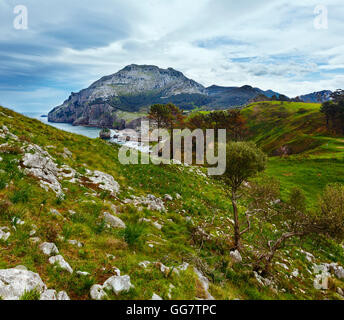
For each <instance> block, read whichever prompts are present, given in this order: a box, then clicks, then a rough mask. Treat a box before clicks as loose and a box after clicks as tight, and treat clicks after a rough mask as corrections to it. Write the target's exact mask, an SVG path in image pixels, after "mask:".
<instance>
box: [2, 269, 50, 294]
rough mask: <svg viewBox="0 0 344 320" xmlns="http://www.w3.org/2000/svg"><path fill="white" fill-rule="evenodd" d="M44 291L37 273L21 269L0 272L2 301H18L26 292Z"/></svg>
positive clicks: (44, 288)
mask: <svg viewBox="0 0 344 320" xmlns="http://www.w3.org/2000/svg"><path fill="white" fill-rule="evenodd" d="M32 290H37V291H38V292H40V293H42V292H43V291H45V290H46V286H45V284H44V283H43V281H42V279H41V277H40V276H39V275H38V274H37V273H33V272H31V271H28V270H21V269H16V268H14V269H4V270H0V296H1V297H2V299H4V300H19V299H20V297H21V296H22V295H23V294H24V293H25V292H28V291H32Z"/></svg>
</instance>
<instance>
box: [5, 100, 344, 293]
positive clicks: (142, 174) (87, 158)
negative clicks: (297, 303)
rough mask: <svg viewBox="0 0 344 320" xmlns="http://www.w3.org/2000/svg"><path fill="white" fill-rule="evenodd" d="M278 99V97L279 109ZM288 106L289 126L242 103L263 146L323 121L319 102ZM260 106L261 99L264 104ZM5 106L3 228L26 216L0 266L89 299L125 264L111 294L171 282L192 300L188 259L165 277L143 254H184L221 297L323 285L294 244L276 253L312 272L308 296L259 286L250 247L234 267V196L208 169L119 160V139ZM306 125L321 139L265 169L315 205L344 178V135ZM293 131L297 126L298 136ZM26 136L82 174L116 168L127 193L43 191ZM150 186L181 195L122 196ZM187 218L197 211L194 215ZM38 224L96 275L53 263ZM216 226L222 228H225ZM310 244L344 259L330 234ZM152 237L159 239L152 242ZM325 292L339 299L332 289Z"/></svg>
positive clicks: (69, 187) (163, 288)
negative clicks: (138, 203)
mask: <svg viewBox="0 0 344 320" xmlns="http://www.w3.org/2000/svg"><path fill="white" fill-rule="evenodd" d="M279 107H280V106H279V105H277V106H276V108H277V109H278V110H279ZM285 107H286V109H287V113H288V114H289V113H291V114H292V117H291V118H290V119H294V120H295V121H294V120H292V124H290V125H289V120H287V119H283V121H282V123H279V124H278V125H276V123H274V121H275V120H276V119H275V115H274V114H273V111H271V112H272V114H270V111H269V112H268V114H270V116H267V118H266V121H265V120H264V119H263V118H262V117H260V116H259V115H254V114H251V113H254V112H256V111H255V110H256V109H255V107H254V106H250V107H249V108H248V109H247V110H246V111H245V110H244V111H243V112H244V113H245V114H246V116H247V117H248V116H249V115H250V114H251V115H250V118H249V126H250V128H251V129H252V132H253V135H252V138H253V139H254V140H255V141H256V142H257V143H258V144H259V145H261V146H262V147H263V148H267V149H266V150H267V151H269V150H273V148H275V147H277V148H278V147H279V143H277V142H275V144H274V143H272V142H273V141H277V140H278V139H282V140H283V144H284V143H285V142H287V141H289V140H287V137H286V134H287V133H288V131H290V130H291V128H295V127H297V126H298V128H299V131H300V130H301V129H300V128H302V123H301V122H302V121H304V120H305V119H307V118H304V117H307V116H309V115H311V116H312V117H319V119H318V120H317V121H319V123H322V122H321V121H322V118H321V117H320V116H321V115H319V110H318V109H317V108H319V106H316V105H306V107H305V106H304V105H300V104H295V105H294V104H291V107H290V110H289V111H288V105H285ZM260 108H263V106H259V108H258V109H260ZM301 108H306V109H307V108H308V110H309V111H308V113H309V114H308V113H302V114H295V112H296V113H297V112H298V111H299V109H301ZM0 111H1V112H2V113H4V114H6V115H7V116H3V115H1V114H0V126H2V125H6V126H7V127H8V128H9V129H10V131H11V132H12V133H13V134H16V135H17V136H18V137H19V138H20V140H19V141H12V140H9V139H8V138H5V139H3V138H0V144H3V143H6V142H9V143H11V144H12V145H13V146H15V147H17V148H12V149H11V150H8V151H10V152H8V153H2V154H1V157H2V158H3V161H0V173H1V174H0V227H6V226H7V227H10V228H12V219H13V218H14V217H17V218H20V219H21V220H23V221H25V224H24V225H17V226H16V229H17V230H16V231H15V232H14V231H12V232H11V237H10V238H9V240H8V241H7V242H6V243H3V242H1V243H0V248H6V250H0V266H1V268H13V267H15V266H17V265H25V266H26V267H27V268H28V269H29V270H31V271H33V272H38V273H39V274H40V276H41V277H42V279H43V281H44V283H46V284H47V286H48V287H49V288H52V289H55V290H57V291H61V290H65V291H66V292H67V293H68V294H69V296H70V297H71V298H72V299H81V300H85V299H89V288H90V286H91V285H92V284H94V283H99V284H102V283H104V281H105V280H106V279H108V278H109V277H111V276H113V274H114V271H113V268H114V267H117V268H119V269H120V270H121V274H122V275H124V274H128V275H130V277H131V282H132V283H133V285H134V286H135V289H133V290H131V291H130V292H129V293H127V294H123V295H119V296H113V295H111V296H110V298H111V299H150V298H151V297H152V294H153V293H156V294H158V295H160V296H161V297H163V298H164V299H168V293H169V286H170V284H173V285H174V286H175V289H174V290H173V292H172V298H174V299H187V300H188V299H194V298H195V297H196V296H197V295H201V294H202V292H199V291H200V289H199V285H198V283H197V280H196V277H195V274H194V273H193V272H192V269H191V268H190V269H188V270H187V271H185V272H181V273H180V276H176V275H175V274H171V275H170V276H166V275H164V274H162V273H161V272H160V270H159V269H158V268H157V267H156V266H154V265H150V266H149V267H148V268H147V269H143V268H142V267H140V266H139V265H138V264H139V263H140V262H142V261H146V260H147V261H151V262H156V261H160V262H161V263H163V264H165V265H166V266H168V267H171V268H172V267H176V266H179V265H181V264H182V263H183V262H185V261H186V262H189V263H190V264H191V265H194V266H197V267H198V268H200V269H201V270H202V272H203V273H204V274H206V275H207V277H208V278H209V279H211V293H212V295H214V296H215V298H218V299H235V298H240V299H290V298H292V299H305V298H308V299H312V298H319V296H318V292H315V291H314V290H313V289H312V288H313V283H312V281H313V280H312V279H311V278H310V277H309V275H308V276H307V271H306V267H309V266H308V265H307V262H306V261H303V260H301V258H300V257H298V256H296V255H295V256H292V254H291V253H290V252H289V253H287V252H286V251H282V252H281V254H280V256H279V257H278V259H282V258H284V259H290V258H291V257H292V258H293V259H295V260H293V261H292V262H291V263H292V264H293V267H294V265H295V266H298V267H299V268H300V272H302V273H303V274H304V276H305V277H306V278H305V280H304V281H303V282H302V283H296V284H293V285H294V286H295V287H296V288H298V287H300V288H303V289H304V290H306V291H307V294H306V295H303V294H301V293H300V292H299V291H297V290H296V289H295V290H294V289H288V291H287V292H286V293H283V292H282V291H279V292H278V293H274V292H273V291H272V290H270V289H267V288H261V287H260V286H259V284H258V283H257V282H256V280H255V279H254V276H253V274H252V272H251V271H252V270H251V269H250V268H249V263H250V262H251V259H252V253H251V252H249V251H248V252H247V253H245V255H244V259H245V264H244V265H242V266H238V267H236V266H232V265H231V264H230V263H228V252H229V249H230V245H229V244H228V241H227V240H228V239H229V238H231V237H232V235H233V234H232V232H233V230H232V227H231V224H230V223H229V222H228V219H231V218H232V216H231V202H230V200H229V198H228V196H227V192H226V189H225V188H224V185H223V184H222V183H221V182H220V181H216V180H213V179H209V178H205V177H203V176H201V175H198V174H197V173H195V172H191V171H190V169H189V168H187V167H180V166H175V165H172V166H165V165H161V166H155V165H134V166H126V165H121V164H120V163H119V161H118V149H119V147H118V146H113V145H111V144H109V143H107V142H104V141H101V140H100V139H95V140H91V139H88V138H86V137H83V136H79V135H75V134H70V133H67V132H63V131H60V130H58V129H56V128H53V127H50V126H47V125H45V124H43V123H41V122H40V121H37V120H34V119H29V118H26V117H24V116H22V115H19V114H17V113H14V112H13V111H10V110H8V109H5V108H0ZM307 114H308V115H307ZM263 120H264V121H263ZM271 121H272V122H273V123H271ZM286 125H288V126H289V127H288V129H285V128H284V126H286ZM278 126H279V127H278ZM269 130H270V133H269ZM271 130H272V133H271ZM274 130H275V131H274ZM301 131H302V133H303V134H304V135H306V136H307V137H312V139H314V140H315V141H318V143H319V144H318V145H317V147H315V148H314V149H312V150H307V151H305V152H304V154H302V155H295V156H290V157H285V158H279V157H272V158H271V159H270V160H269V165H268V168H267V174H268V175H271V176H275V177H277V178H278V179H279V180H280V181H281V187H282V197H287V196H288V193H289V191H290V190H291V188H293V187H294V186H301V187H302V188H303V189H304V191H305V192H306V195H307V197H308V201H309V205H314V204H315V203H316V199H317V196H318V194H319V193H321V190H322V189H323V188H324V186H325V185H326V184H327V183H330V182H343V178H342V177H343V174H342V170H343V169H344V165H343V161H342V159H341V154H342V151H341V149H338V147H339V146H341V140H340V139H341V138H339V137H330V136H328V137H327V136H326V135H325V134H324V133H323V132H320V133H318V132H316V131H314V130H313V129H312V130H309V129H304V130H303V129H302V130H301ZM297 137H298V135H297V134H296V135H295V137H294V138H293V139H297ZM28 141H29V143H34V144H37V145H39V146H41V147H43V148H45V150H47V151H48V152H49V153H50V155H51V156H52V157H53V158H54V159H55V160H56V163H59V164H67V165H69V166H71V167H72V168H74V169H75V170H76V171H77V172H79V173H80V174H84V173H85V172H86V169H89V170H100V171H103V172H105V173H108V174H111V175H112V176H113V177H114V179H115V180H116V181H118V183H119V184H120V186H121V192H120V193H119V194H118V196H117V198H113V197H111V196H110V195H109V194H108V193H103V192H101V191H100V190H97V192H98V194H99V196H92V194H93V193H94V190H93V189H90V188H89V187H87V186H81V185H79V184H72V183H70V182H67V181H62V182H61V183H62V187H63V188H66V190H65V198H63V199H62V198H61V199H57V198H56V195H55V194H54V193H53V192H51V191H49V192H46V191H44V190H43V189H42V188H41V187H40V185H39V183H38V181H37V180H36V179H35V178H33V177H30V176H27V175H25V174H24V173H23V172H22V170H21V169H20V168H19V167H18V161H19V162H20V160H21V158H22V154H21V152H20V149H19V147H22V146H23V144H25V143H28ZM265 141H267V143H265ZM312 141H313V140H312ZM283 144H282V145H283ZM51 146H53V147H51ZM65 147H66V148H68V149H69V150H70V151H71V152H72V154H73V156H72V157H71V158H67V159H65V158H64V157H63V152H64V148H65ZM200 170H203V169H200ZM203 171H204V170H203ZM290 173H292V175H291V174H290ZM177 193H178V194H180V195H181V196H182V198H181V199H179V200H177V199H176V194H177ZM147 194H154V195H155V196H158V197H161V198H163V197H164V195H165V194H170V195H171V196H172V197H174V198H175V200H174V201H171V202H166V204H165V205H166V207H167V212H166V213H161V212H154V211H150V210H148V209H146V208H144V209H142V210H141V209H140V208H137V207H134V206H132V205H128V204H125V203H124V201H123V200H125V199H127V198H130V196H131V195H135V196H141V195H147ZM111 205H114V206H115V207H116V210H117V212H118V215H119V217H120V218H121V219H122V220H123V221H124V222H125V223H126V225H127V229H125V230H124V231H122V232H120V231H118V230H112V229H108V228H106V226H105V223H104V220H103V218H102V214H103V213H104V212H110V213H111ZM52 208H53V209H56V210H58V211H59V212H60V214H61V217H58V216H53V215H52V214H51V213H50V209H52ZM245 209H246V208H245V206H244V203H242V204H241V206H240V213H241V214H243V213H244V212H245ZM69 210H73V211H75V214H74V215H71V214H70V213H69ZM186 217H192V220H193V224H192V223H191V222H189V221H188V220H187V219H186ZM141 218H146V219H150V220H151V221H153V222H155V221H157V222H159V223H162V224H163V228H162V230H158V229H156V228H155V227H154V226H153V225H152V223H144V224H143V227H142V226H141V225H138V224H137V223H138V221H139V220H140V219H141ZM33 225H35V226H36V229H37V233H36V235H35V236H37V237H40V238H41V239H42V241H49V242H54V243H56V245H57V246H58V248H59V251H60V253H61V254H62V255H63V257H64V258H65V259H66V261H67V262H68V263H70V265H71V266H72V268H73V269H74V270H75V271H77V270H81V271H86V272H89V273H90V277H86V278H80V277H77V276H76V275H74V274H73V275H70V274H69V273H67V272H65V271H61V270H58V269H55V268H54V267H53V266H51V265H49V264H48V262H47V257H46V256H44V255H43V254H42V253H41V251H40V250H39V248H38V246H37V245H33V244H32V243H31V242H30V240H29V238H30V231H31V230H32V228H33ZM198 226H200V227H202V228H204V229H205V230H206V231H207V232H208V233H209V234H212V235H213V236H214V237H213V238H212V240H210V241H206V242H202V241H199V240H198V239H197V237H195V231H196V230H197V227H198ZM219 231H222V232H223V234H221V235H220V236H219V235H218V232H219ZM60 236H63V237H64V238H65V239H62V238H61V237H60ZM70 239H73V240H78V241H80V242H82V243H83V244H84V246H83V247H82V248H78V247H75V246H73V245H71V244H69V243H68V241H67V240H70ZM244 241H245V242H246V241H247V244H249V243H250V242H249V241H250V237H249V236H247V237H246V238H245V239H244ZM309 243H310V244H309ZM309 243H307V250H309V251H311V252H314V254H315V255H316V256H317V257H319V259H320V260H321V262H324V261H328V260H329V253H333V254H334V255H336V257H338V259H342V258H341V256H340V255H339V254H338V246H336V245H335V244H330V249H329V248H328V243H327V242H326V241H324V242H322V243H320V244H317V245H313V246H312V242H311V241H310V242H309ZM148 244H153V247H151V246H149V245H148ZM112 257H114V258H112ZM298 259H299V260H298ZM339 261H341V263H344V261H343V260H339ZM279 274H280V273H277V271H275V274H274V275H275V276H276V277H277V279H278V281H280V283H281V286H282V287H283V288H284V287H285V288H289V287H290V286H291V284H290V281H288V280H286V279H285V278H281V277H279ZM331 294H333V292H331ZM329 297H330V298H333V296H331V295H329Z"/></svg>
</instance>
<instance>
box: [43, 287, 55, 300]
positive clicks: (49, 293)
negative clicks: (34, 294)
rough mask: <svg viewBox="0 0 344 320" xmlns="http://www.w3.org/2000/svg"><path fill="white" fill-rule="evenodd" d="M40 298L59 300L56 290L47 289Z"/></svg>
mask: <svg viewBox="0 0 344 320" xmlns="http://www.w3.org/2000/svg"><path fill="white" fill-rule="evenodd" d="M40 300H47V301H53V300H57V292H56V290H51V289H50V290H46V291H44V292H43V293H42V294H41V297H40Z"/></svg>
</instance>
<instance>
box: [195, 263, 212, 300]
mask: <svg viewBox="0 0 344 320" xmlns="http://www.w3.org/2000/svg"><path fill="white" fill-rule="evenodd" d="M194 272H195V274H196V275H197V277H198V280H199V281H200V283H201V285H202V287H203V290H204V293H205V295H206V300H215V298H214V297H213V296H212V295H211V294H210V293H209V280H208V279H207V278H206V277H205V276H204V275H203V274H202V273H201V272H200V271H198V270H197V269H196V268H194Z"/></svg>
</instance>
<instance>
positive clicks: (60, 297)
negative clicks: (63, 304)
mask: <svg viewBox="0 0 344 320" xmlns="http://www.w3.org/2000/svg"><path fill="white" fill-rule="evenodd" d="M57 300H61V301H62V300H70V298H69V296H68V294H67V292H65V291H60V292H59V293H58V294H57Z"/></svg>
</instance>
